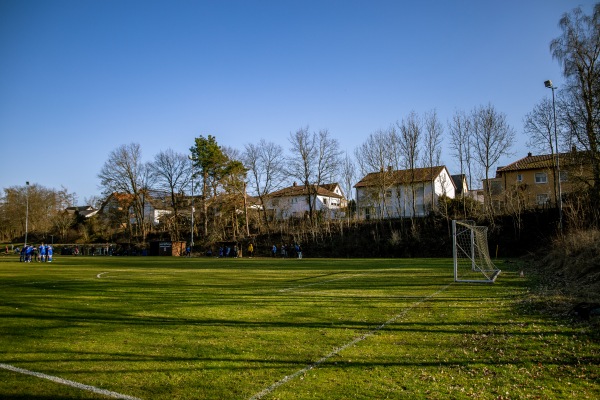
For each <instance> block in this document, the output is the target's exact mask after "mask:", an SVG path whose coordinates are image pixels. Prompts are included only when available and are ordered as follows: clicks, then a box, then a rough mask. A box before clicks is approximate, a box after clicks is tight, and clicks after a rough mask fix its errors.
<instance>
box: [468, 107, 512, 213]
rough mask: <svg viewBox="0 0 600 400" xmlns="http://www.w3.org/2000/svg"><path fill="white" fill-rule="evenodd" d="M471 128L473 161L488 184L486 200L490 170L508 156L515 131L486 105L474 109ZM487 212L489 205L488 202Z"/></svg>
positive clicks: (489, 192) (503, 118) (488, 191)
mask: <svg viewBox="0 0 600 400" xmlns="http://www.w3.org/2000/svg"><path fill="white" fill-rule="evenodd" d="M471 118H472V127H473V150H474V153H473V155H474V158H475V161H476V162H477V163H478V164H479V165H480V166H481V168H482V169H483V170H484V171H485V181H486V182H488V184H487V185H486V187H487V198H488V199H491V194H492V192H491V185H489V178H490V170H491V168H492V166H493V165H495V164H496V163H497V162H498V160H499V159H500V157H502V156H503V155H510V154H511V153H510V148H511V147H512V145H513V143H514V140H515V131H514V129H513V128H512V127H511V126H510V125H508V122H506V115H505V114H503V113H500V112H498V111H496V109H495V108H494V107H493V106H492V105H491V104H488V105H487V106H485V107H484V106H480V107H478V108H475V109H474V110H473V112H472V115H471ZM488 211H490V212H491V204H489V202H488Z"/></svg>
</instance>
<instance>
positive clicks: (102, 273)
mask: <svg viewBox="0 0 600 400" xmlns="http://www.w3.org/2000/svg"><path fill="white" fill-rule="evenodd" d="M104 274H108V272H100V273H99V274H98V275H96V278H98V279H100V278H101V277H102V275H104Z"/></svg>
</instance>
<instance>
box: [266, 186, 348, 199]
mask: <svg viewBox="0 0 600 400" xmlns="http://www.w3.org/2000/svg"><path fill="white" fill-rule="evenodd" d="M336 185H337V183H328V184H323V185H319V186H317V196H324V197H335V198H337V199H341V198H343V197H342V196H340V195H339V194H337V193H335V192H333V191H331V190H329V189H327V188H328V187H330V188H332V189H335V186H336ZM313 186H316V185H313ZM311 194H312V193H311ZM268 196H269V197H299V196H308V188H307V186H306V185H301V186H299V185H296V184H294V185H292V186H289V187H286V188H283V189H281V190H278V191H276V192H273V193H269V195H268Z"/></svg>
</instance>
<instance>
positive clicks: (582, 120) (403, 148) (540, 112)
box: [0, 4, 600, 244]
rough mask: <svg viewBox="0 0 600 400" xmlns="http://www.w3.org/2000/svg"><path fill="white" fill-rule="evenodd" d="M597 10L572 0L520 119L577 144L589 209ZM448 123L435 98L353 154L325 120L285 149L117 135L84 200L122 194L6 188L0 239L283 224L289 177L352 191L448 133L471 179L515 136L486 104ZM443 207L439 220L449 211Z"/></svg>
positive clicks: (596, 193)
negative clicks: (276, 216) (147, 153)
mask: <svg viewBox="0 0 600 400" xmlns="http://www.w3.org/2000/svg"><path fill="white" fill-rule="evenodd" d="M599 21H600V4H596V6H595V7H594V11H593V13H592V15H585V14H583V12H582V11H581V9H580V8H576V9H574V10H573V11H572V12H571V13H568V14H565V15H564V16H563V18H561V20H560V24H559V26H560V28H561V31H562V32H561V35H560V36H559V37H557V38H555V39H553V40H552V41H551V43H550V52H551V55H552V57H553V58H555V59H556V60H557V61H559V62H560V63H561V65H562V66H563V76H564V79H565V83H564V85H562V87H561V88H555V87H554V86H552V83H550V87H551V89H552V95H553V97H552V99H553V101H552V102H550V101H549V100H548V99H544V100H542V101H541V102H540V103H539V104H538V105H536V107H534V109H533V110H532V111H531V113H530V114H528V115H527V117H526V119H525V121H524V127H525V132H526V133H527V134H528V135H529V137H530V143H531V145H532V146H533V145H535V146H536V147H537V148H538V149H539V150H540V151H543V152H545V153H550V154H553V155H554V154H555V153H556V152H558V151H559V148H569V149H570V148H572V147H573V146H575V147H577V148H579V149H581V150H584V153H585V154H586V155H587V157H588V160H587V161H588V162H589V165H590V167H591V168H590V170H591V171H592V179H591V181H590V182H589V187H588V188H587V191H586V193H587V196H588V200H587V202H586V207H587V210H592V211H593V210H598V209H600V63H598V54H599V51H598V49H600V32H599V29H600V28H599V26H600V22H599ZM555 89H557V90H556V92H557V95H556V101H554V94H555ZM445 125H446V128H447V129H444V124H443V123H442V121H440V120H439V118H438V116H437V113H436V112H435V110H432V111H430V112H428V113H424V114H423V115H419V114H417V113H415V112H410V113H408V114H407V115H405V116H404V117H403V118H401V119H400V120H398V121H396V122H395V123H394V124H392V125H390V127H389V128H388V129H384V130H380V131H376V132H373V133H371V134H370V135H368V136H367V138H366V139H365V142H364V143H363V144H362V145H360V146H359V147H358V148H357V149H356V150H355V152H354V154H353V155H349V154H344V153H343V152H342V151H341V150H340V144H339V141H338V140H337V139H335V138H334V137H333V136H332V135H331V134H330V132H329V131H328V130H327V129H321V130H319V131H311V130H310V129H309V128H308V127H303V128H300V129H298V130H297V131H295V132H292V133H291V134H290V135H289V137H288V141H289V145H290V146H289V151H288V152H287V153H286V152H285V151H284V149H283V147H281V146H279V145H277V144H275V143H272V142H269V141H266V140H264V139H261V140H260V141H259V142H258V143H248V144H246V145H245V146H244V148H243V149H234V148H231V147H227V146H223V145H220V144H219V143H218V142H217V140H216V138H215V137H214V136H212V135H208V136H206V137H205V136H199V137H197V138H195V139H194V141H193V143H191V144H192V146H191V147H190V151H189V153H187V154H182V153H177V152H174V151H173V150H171V149H167V150H165V151H161V152H160V153H159V154H157V155H155V156H154V158H153V160H152V161H149V162H145V161H144V160H143V157H142V151H141V148H140V146H139V144H135V143H131V144H126V145H122V146H119V147H117V148H116V149H115V150H113V151H112V152H111V153H110V154H109V156H108V159H107V160H106V162H105V164H104V166H103V167H102V169H101V170H100V171H99V173H98V178H99V180H100V185H101V187H102V192H103V193H102V196H101V197H98V198H96V199H94V203H95V204H91V205H93V206H95V207H100V206H101V205H102V203H103V201H104V200H107V199H108V198H109V196H110V195H111V194H113V193H117V194H119V195H120V196H121V197H119V198H118V199H116V200H115V199H113V200H115V201H116V202H117V203H118V204H116V206H115V207H111V208H110V210H109V212H105V213H101V214H99V215H97V216H95V217H92V218H89V219H83V218H81V217H79V218H78V217H77V216H74V215H71V214H67V213H65V212H64V209H65V207H66V206H71V205H74V202H75V198H76V197H75V194H71V193H68V192H67V190H66V189H64V188H63V189H61V190H54V189H48V188H44V187H42V186H40V185H38V184H33V185H31V186H30V185H26V186H22V187H11V188H5V189H4V196H3V197H2V198H1V200H0V239H2V240H4V241H15V240H21V238H23V237H24V235H25V234H26V233H27V232H31V234H33V235H37V236H39V237H41V238H47V237H48V236H58V237H59V238H60V240H63V241H79V242H91V241H100V242H101V241H111V242H113V241H115V240H117V239H118V240H124V241H125V240H126V241H128V242H130V243H136V242H138V243H145V242H146V241H147V240H149V238H150V237H168V238H169V239H171V240H188V238H190V240H191V237H192V233H193V236H194V238H197V240H198V241H199V242H201V243H204V244H208V243H215V242H218V241H223V240H238V239H240V238H252V237H255V236H257V235H267V236H269V235H274V234H277V233H281V232H283V231H284V230H285V229H286V228H285V227H286V226H287V225H289V224H291V222H289V221H275V220H272V219H270V218H269V215H268V214H267V210H266V209H265V207H264V203H265V198H266V196H267V195H268V194H269V193H271V192H273V191H275V190H277V189H279V188H281V187H285V186H288V185H290V184H291V183H292V182H298V183H299V184H303V185H307V186H308V187H309V188H316V187H317V186H318V185H321V184H324V183H331V182H338V183H340V185H341V186H342V188H343V190H344V192H345V194H346V195H347V196H348V197H351V194H352V190H353V189H352V187H353V185H354V184H355V183H356V182H357V181H358V180H359V179H360V178H361V177H362V176H364V175H366V174H367V173H369V172H375V171H379V170H381V169H387V168H388V167H392V168H395V169H409V170H410V169H414V168H417V167H432V166H434V165H440V164H442V160H441V159H440V158H441V148H442V145H443V143H444V142H445V143H446V144H445V146H446V147H448V148H449V149H451V156H452V157H453V158H454V160H455V161H456V163H457V164H458V165H459V166H460V168H459V169H460V170H459V171H457V172H459V173H461V174H464V175H466V176H467V180H468V182H469V183H470V187H471V188H473V187H475V186H476V183H477V184H478V182H479V181H480V179H482V178H490V174H491V172H492V171H494V166H495V165H496V163H497V162H498V159H499V158H500V157H501V156H502V155H506V154H507V153H508V152H509V151H510V148H511V146H512V144H513V142H514V138H515V130H514V128H513V127H511V126H509V125H508V124H507V123H506V116H505V115H504V114H503V113H501V112H499V111H498V110H496V109H495V107H493V106H492V105H491V104H488V105H482V106H478V107H474V108H473V110H471V111H463V110H458V111H456V113H455V115H454V116H453V117H452V118H451V120H450V121H447V122H446V124H445ZM157 192H160V193H162V194H163V196H162V197H163V202H164V203H166V204H163V205H166V206H167V207H168V209H169V210H171V212H170V213H169V214H164V215H163V216H162V217H161V220H160V224H159V225H154V224H153V221H151V220H150V218H149V216H148V214H147V213H146V210H147V209H148V206H149V205H150V203H151V202H152V201H156V198H155V197H156V196H153V194H155V193H157ZM310 195H314V193H309V196H310ZM249 196H252V197H253V202H251V201H250V200H251V199H250V197H249ZM164 199H166V200H164ZM308 204H309V212H308V215H307V220H306V221H304V220H303V221H300V222H299V226H300V227H299V228H298V227H296V228H294V229H297V230H298V232H301V234H302V235H309V236H313V237H316V236H318V235H320V234H322V233H323V232H325V233H326V232H327V231H328V229H330V227H331V226H333V225H334V223H333V222H332V221H328V220H326V219H324V218H323V216H322V215H319V213H318V212H317V211H316V210H315V209H314V207H313V206H312V205H313V202H312V201H309V202H308ZM253 205H257V207H253ZM261 206H262V207H261ZM192 207H193V209H194V210H195V211H194V212H193V213H191V211H190V210H192ZM432 211H436V210H432ZM438 211H439V210H438ZM464 211H466V208H465V209H464ZM471 211H472V212H473V213H472V214H469V215H468V217H469V218H479V216H478V215H477V213H478V212H479V210H477V207H474V209H473V210H471ZM487 211H488V212H487V214H486V217H487V218H488V219H489V220H490V221H493V220H494V217H495V215H494V214H493V210H491V209H490V210H487ZM442 212H443V214H444V218H445V219H446V220H447V219H449V218H451V217H452V216H453V214H452V213H450V212H448V211H444V210H442ZM346 214H347V215H348V218H349V220H347V221H345V223H350V222H352V217H353V210H352V203H351V206H350V207H349V209H348V210H346ZM463 214H464V212H463ZM589 215H590V218H589V219H591V221H587V222H588V223H591V224H592V225H594V226H598V225H599V223H600V221H599V218H600V215H599V213H598V212H590V213H589ZM576 217H577V216H576ZM192 218H193V220H194V223H193V224H192V223H191V220H192ZM579 219H580V220H581V218H579ZM337 223H340V224H341V223H342V221H338V222H337ZM412 229H413V230H414V229H416V228H412ZM412 235H413V236H416V235H418V232H416V231H415V232H412Z"/></svg>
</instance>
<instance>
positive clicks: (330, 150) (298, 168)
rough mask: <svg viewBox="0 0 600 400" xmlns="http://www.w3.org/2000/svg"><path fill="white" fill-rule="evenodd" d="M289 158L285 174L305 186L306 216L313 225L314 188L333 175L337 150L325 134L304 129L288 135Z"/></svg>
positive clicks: (333, 142) (326, 133) (338, 158)
mask: <svg viewBox="0 0 600 400" xmlns="http://www.w3.org/2000/svg"><path fill="white" fill-rule="evenodd" d="M289 142H290V144H291V148H290V152H291V156H290V157H289V159H288V168H287V170H288V173H289V174H290V176H292V177H295V178H297V179H299V180H300V181H301V182H303V183H304V184H305V185H306V189H307V201H308V210H309V212H308V214H309V218H310V220H311V221H313V222H314V212H315V206H316V195H317V190H318V187H319V186H320V185H321V184H323V183H325V180H326V179H330V180H331V179H333V178H334V177H336V176H337V174H338V171H339V165H340V157H341V151H340V148H339V147H340V146H339V142H338V141H337V140H336V139H334V138H332V137H331V136H330V134H329V131H327V130H326V129H325V130H320V131H319V132H318V133H315V132H313V133H310V132H309V131H308V127H306V128H301V129H299V130H297V131H296V132H295V133H292V134H290V137H289Z"/></svg>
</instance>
